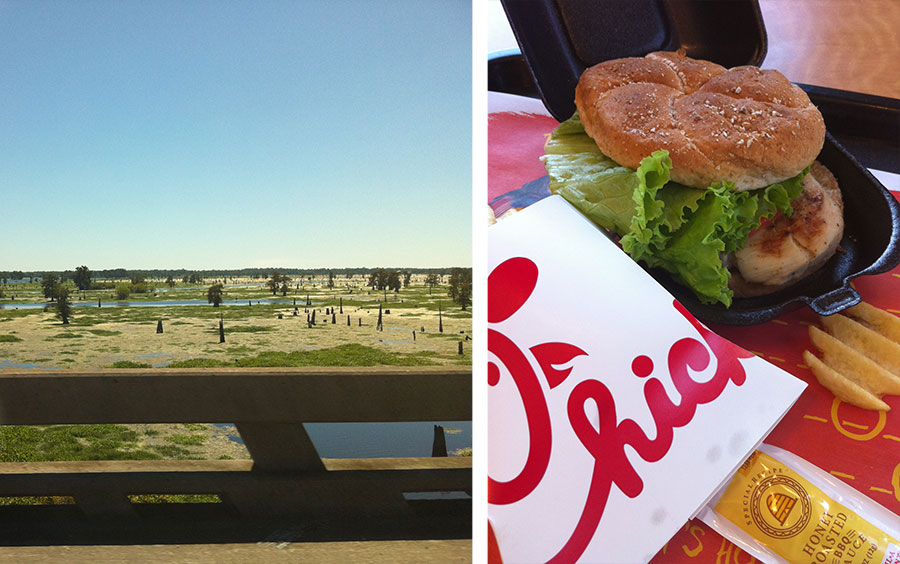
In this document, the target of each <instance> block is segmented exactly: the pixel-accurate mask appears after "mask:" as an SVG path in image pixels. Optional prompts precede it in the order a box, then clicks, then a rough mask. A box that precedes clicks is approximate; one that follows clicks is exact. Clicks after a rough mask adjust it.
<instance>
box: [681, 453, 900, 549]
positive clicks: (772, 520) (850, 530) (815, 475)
mask: <svg viewBox="0 0 900 564" xmlns="http://www.w3.org/2000/svg"><path fill="white" fill-rule="evenodd" d="M698 516H699V517H700V519H701V520H703V521H704V522H706V523H707V524H708V525H709V526H711V527H712V528H713V529H715V530H716V531H718V532H719V533H720V534H721V535H722V536H724V537H726V538H728V539H729V540H731V541H732V542H733V543H735V544H736V545H738V546H739V547H741V548H742V549H743V550H744V551H745V552H748V553H749V554H751V555H753V556H755V557H756V558H757V559H759V560H761V561H763V562H771V563H777V564H784V563H789V564H900V541H898V540H897V538H898V537H900V531H898V528H900V517H897V516H896V515H894V514H893V513H891V512H890V511H888V510H887V509H885V508H884V507H882V506H881V505H878V504H877V503H875V502H874V501H872V500H871V499H869V498H868V497H866V496H865V495H864V494H862V493H860V492H858V491H856V490H855V489H853V488H851V487H850V486H848V485H847V484H844V483H843V482H841V481H840V480H837V479H836V478H834V477H833V476H831V475H830V474H828V473H827V472H824V471H822V470H820V469H819V468H817V467H815V466H813V465H812V464H810V463H809V462H807V461H805V460H803V459H802V458H799V457H797V456H796V455H794V454H792V453H789V452H787V451H785V450H782V449H779V448H776V447H772V446H770V445H761V446H760V448H759V449H758V450H756V451H755V452H754V453H753V454H751V455H750V457H749V458H748V459H747V460H746V461H745V462H744V464H743V465H741V467H740V468H739V469H738V471H737V473H736V474H735V475H734V477H733V478H732V479H731V481H730V482H729V483H728V484H727V485H726V486H725V487H724V488H723V489H722V490H720V492H719V493H718V494H717V495H716V496H714V497H713V499H712V500H711V502H710V503H709V504H708V505H707V507H706V508H704V509H703V510H701V512H700V513H699V514H698Z"/></svg>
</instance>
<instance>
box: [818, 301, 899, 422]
mask: <svg viewBox="0 0 900 564" xmlns="http://www.w3.org/2000/svg"><path fill="white" fill-rule="evenodd" d="M819 320H820V321H821V322H822V326H823V327H824V331H823V330H822V329H819V328H818V327H814V326H810V328H809V339H810V341H811V342H812V344H813V346H815V348H816V349H818V350H819V352H820V353H821V358H818V357H816V356H815V355H814V354H813V353H811V352H810V351H804V352H803V359H804V361H805V362H806V364H807V366H809V368H810V370H812V373H813V374H814V375H815V377H816V379H817V380H818V381H819V383H820V384H822V386H824V387H825V388H827V389H828V390H829V391H831V393H833V394H834V395H835V397H837V398H838V399H840V400H841V401H844V402H847V403H850V404H853V405H855V406H857V407H861V408H863V409H875V410H879V411H887V410H889V409H890V406H888V405H887V403H885V402H884V401H883V400H882V399H881V396H883V395H900V318H897V317H896V316H894V315H891V314H890V313H888V312H886V311H883V310H880V309H878V308H876V307H874V306H872V305H871V304H867V303H864V302H863V303H860V304H859V305H857V306H854V307H852V308H849V309H847V310H846V315H831V316H828V317H820V318H819Z"/></svg>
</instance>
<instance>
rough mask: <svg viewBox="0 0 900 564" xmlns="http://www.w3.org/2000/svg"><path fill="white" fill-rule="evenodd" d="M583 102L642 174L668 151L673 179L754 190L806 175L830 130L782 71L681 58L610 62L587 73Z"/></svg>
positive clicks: (582, 108) (586, 116) (595, 131)
mask: <svg viewBox="0 0 900 564" xmlns="http://www.w3.org/2000/svg"><path fill="white" fill-rule="evenodd" d="M575 105H576V106H577V108H578V113H579V115H580V116H581V121H582V122H583V123H584V128H585V131H587V133H588V134H589V135H590V136H591V137H593V138H594V140H595V141H596V142H597V145H598V146H599V147H600V150H601V151H603V153H604V154H606V155H608V156H609V157H610V158H612V159H613V160H614V161H616V162H617V163H619V164H621V165H623V166H626V167H629V168H637V167H638V165H639V164H640V161H641V159H642V158H644V157H646V156H648V155H650V154H651V153H652V152H653V151H656V150H659V149H665V150H667V151H669V156H670V157H671V158H672V165H673V168H672V171H671V175H672V179H673V180H675V181H676V182H680V183H682V184H685V185H687V186H693V187H695V188H707V187H708V186H710V185H711V184H714V183H716V182H719V181H723V180H725V181H730V182H733V183H734V185H735V187H736V189H737V190H752V189H755V188H762V187H763V186H768V185H769V184H774V183H775V182H779V181H781V180H785V179H787V178H791V177H792V176H796V175H797V174H799V173H800V172H801V171H802V170H803V169H804V168H805V167H806V166H808V165H809V163H811V162H812V161H813V160H814V159H815V158H816V156H817V155H818V154H819V152H820V151H821V150H822V144H823V143H824V140H825V123H824V121H823V120H822V114H820V113H819V110H817V109H816V107H815V106H813V105H812V103H811V102H810V101H809V97H808V96H807V95H806V94H805V93H804V92H803V91H802V90H800V89H799V88H798V87H796V86H794V85H793V84H791V83H790V82H788V80H787V79H786V78H785V77H784V76H783V75H782V74H781V73H779V72H778V71H774V70H760V69H758V68H756V67H749V66H748V67H735V68H733V69H730V70H727V69H725V68H724V67H721V66H719V65H717V64H715V63H710V62H708V61H701V60H695V59H691V58H688V57H685V56H682V55H679V54H677V53H666V52H657V53H650V54H649V55H647V56H646V57H643V58H635V57H632V58H625V59H615V60H612V61H606V62H604V63H600V64H599V65H596V66H593V67H591V68H589V69H587V70H586V71H584V73H583V74H582V75H581V79H580V80H579V81H578V87H577V88H576V90H575Z"/></svg>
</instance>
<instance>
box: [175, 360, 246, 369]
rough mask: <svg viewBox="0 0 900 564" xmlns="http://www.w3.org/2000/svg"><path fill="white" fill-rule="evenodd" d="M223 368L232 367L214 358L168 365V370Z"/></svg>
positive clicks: (176, 362)
mask: <svg viewBox="0 0 900 564" xmlns="http://www.w3.org/2000/svg"><path fill="white" fill-rule="evenodd" d="M222 366H231V365H229V364H228V363H227V362H225V361H223V360H216V359H214V358H189V359H187V360H176V361H175V362H170V363H169V364H167V365H166V368H220V367H222Z"/></svg>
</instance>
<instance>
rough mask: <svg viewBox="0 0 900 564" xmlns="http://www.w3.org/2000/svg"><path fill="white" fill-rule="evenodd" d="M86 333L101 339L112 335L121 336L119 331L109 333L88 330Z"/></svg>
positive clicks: (106, 331)
mask: <svg viewBox="0 0 900 564" xmlns="http://www.w3.org/2000/svg"><path fill="white" fill-rule="evenodd" d="M88 333H91V334H92V335H99V336H101V337H112V336H113V335H121V334H122V332H121V331H109V330H106V329H88Z"/></svg>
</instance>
